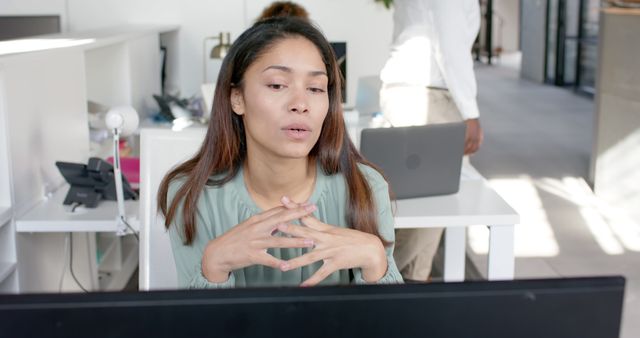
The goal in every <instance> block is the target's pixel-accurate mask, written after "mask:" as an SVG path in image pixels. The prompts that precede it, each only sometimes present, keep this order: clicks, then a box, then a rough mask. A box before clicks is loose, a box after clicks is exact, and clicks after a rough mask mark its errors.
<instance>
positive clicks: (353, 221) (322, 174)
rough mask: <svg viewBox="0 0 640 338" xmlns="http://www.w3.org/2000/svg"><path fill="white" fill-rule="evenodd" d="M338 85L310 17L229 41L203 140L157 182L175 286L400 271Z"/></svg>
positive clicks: (382, 278) (365, 276)
mask: <svg viewBox="0 0 640 338" xmlns="http://www.w3.org/2000/svg"><path fill="white" fill-rule="evenodd" d="M340 90H341V79H340V75H339V70H338V67H337V64H336V60H335V56H334V54H333V52H332V50H331V47H330V45H329V43H328V42H327V41H326V39H325V37H324V36H323V35H322V33H320V32H319V31H318V30H317V29H316V28H315V27H314V26H312V25H311V24H310V23H309V22H307V21H304V20H301V19H297V18H292V17H281V18H271V19H266V20H262V21H258V22H257V23H255V24H254V25H253V26H252V27H251V28H249V29H248V30H247V31H245V32H244V33H243V34H242V35H241V36H240V37H239V38H238V39H237V40H236V41H235V42H234V44H233V45H232V46H231V49H230V50H229V53H228V54H227V56H226V57H225V59H224V61H223V64H222V68H221V73H220V76H219V77H218V82H217V85H216V91H215V99H214V107H213V111H212V117H211V120H210V122H209V126H208V130H207V134H206V136H205V140H204V142H203V144H202V146H201V148H200V150H199V151H198V152H197V153H196V155H195V156H194V157H193V158H192V159H190V160H188V161H186V162H185V163H183V164H181V165H179V166H178V167H176V168H175V169H173V170H172V171H171V172H169V173H168V174H167V175H166V176H165V178H164V179H163V181H162V182H161V185H160V189H159V192H158V205H159V208H160V210H161V211H162V214H163V215H164V217H165V219H166V222H165V226H166V227H167V229H168V231H169V236H170V238H171V243H172V249H173V254H174V258H175V263H176V268H177V272H178V282H179V285H180V286H181V287H192V288H219V287H245V286H291V285H303V286H311V285H316V284H320V283H322V284H348V283H356V284H359V283H398V282H402V277H401V276H400V273H399V272H398V270H397V268H396V265H395V262H394V260H393V241H394V232H393V215H392V213H391V202H390V199H389V192H388V185H387V182H386V181H385V180H384V178H383V177H382V175H380V174H379V173H378V171H377V170H376V169H375V168H374V167H373V165H372V164H369V163H368V162H367V161H366V160H364V159H363V158H362V157H361V156H360V154H359V153H358V151H357V150H356V148H355V147H354V145H353V144H352V143H351V141H350V139H349V137H348V135H347V132H346V130H345V125H344V120H343V116H342V107H341V104H340Z"/></svg>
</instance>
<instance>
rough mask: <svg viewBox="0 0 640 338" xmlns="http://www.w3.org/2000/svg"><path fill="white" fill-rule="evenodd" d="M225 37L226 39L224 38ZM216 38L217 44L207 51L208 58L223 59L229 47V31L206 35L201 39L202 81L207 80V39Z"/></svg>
mask: <svg viewBox="0 0 640 338" xmlns="http://www.w3.org/2000/svg"><path fill="white" fill-rule="evenodd" d="M225 38H226V39H225ZM209 40H218V41H219V42H218V44H217V45H215V46H214V47H213V48H212V49H211V51H210V52H209V59H224V57H225V56H226V55H227V52H228V51H229V48H231V33H229V32H227V33H226V34H225V33H222V32H220V34H218V36H208V37H206V38H204V40H203V41H202V50H203V53H204V55H203V57H202V60H203V61H202V82H203V83H205V82H207V41H209Z"/></svg>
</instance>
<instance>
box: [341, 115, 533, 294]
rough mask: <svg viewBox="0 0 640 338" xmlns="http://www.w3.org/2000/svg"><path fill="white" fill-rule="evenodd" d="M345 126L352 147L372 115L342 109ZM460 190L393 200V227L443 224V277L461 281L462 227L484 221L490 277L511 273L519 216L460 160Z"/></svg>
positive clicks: (501, 278) (509, 274)
mask: <svg viewBox="0 0 640 338" xmlns="http://www.w3.org/2000/svg"><path fill="white" fill-rule="evenodd" d="M346 119H348V121H347V128H348V133H349V135H350V136H351V139H352V140H353V142H354V143H355V145H356V147H358V148H359V147H360V131H361V130H362V129H363V128H367V127H369V125H370V121H371V118H370V117H369V116H363V115H360V114H358V112H357V111H350V112H346ZM461 176H462V178H461V181H460V190H459V191H458V193H456V194H453V195H445V196H432V197H423V198H412V199H404V200H398V201H397V202H396V206H397V210H396V217H395V227H396V229H402V228H439V227H443V228H445V235H444V236H445V243H444V244H445V245H444V248H445V257H444V280H445V282H459V281H463V280H464V266H465V248H466V245H465V244H466V238H465V237H466V227H467V226H470V225H478V224H483V225H487V226H488V227H489V231H490V238H489V267H488V271H487V277H488V278H489V280H503V279H513V277H514V255H513V240H514V232H513V231H514V229H513V227H514V225H515V224H518V223H520V216H519V215H518V213H517V212H516V211H515V210H513V208H511V207H510V206H509V204H507V203H506V202H505V201H504V200H503V199H502V198H501V197H500V196H499V195H498V194H497V193H496V192H495V190H493V189H492V188H491V187H490V186H489V185H488V184H487V182H486V180H485V179H484V178H483V177H482V175H480V173H478V172H477V171H476V170H475V168H473V167H472V166H471V165H470V164H466V165H463V167H462V175H461Z"/></svg>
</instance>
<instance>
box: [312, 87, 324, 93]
mask: <svg viewBox="0 0 640 338" xmlns="http://www.w3.org/2000/svg"><path fill="white" fill-rule="evenodd" d="M309 90H310V91H311V92H313V93H324V92H325V90H324V89H323V88H317V87H311V88H309Z"/></svg>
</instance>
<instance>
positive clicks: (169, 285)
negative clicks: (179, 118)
mask: <svg viewBox="0 0 640 338" xmlns="http://www.w3.org/2000/svg"><path fill="white" fill-rule="evenodd" d="M205 132H206V129H205V128H203V127H200V128H194V129H186V130H183V131H179V132H175V131H172V130H170V129H142V131H141V134H140V270H139V271H140V290H158V289H175V288H177V286H178V284H177V276H176V267H175V263H174V260H173V252H172V251H171V243H170V242H169V236H168V234H167V232H166V230H165V228H164V218H163V217H162V215H161V214H159V213H158V205H157V203H156V199H157V192H158V187H159V185H160V181H162V178H163V177H164V175H165V174H166V173H167V172H169V170H170V169H171V168H173V167H175V166H176V165H177V164H179V163H182V162H184V161H185V160H187V159H189V158H190V157H191V156H193V154H195V152H196V151H197V150H198V149H199V147H200V145H201V144H202V141H203V140H204V135H205Z"/></svg>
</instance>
